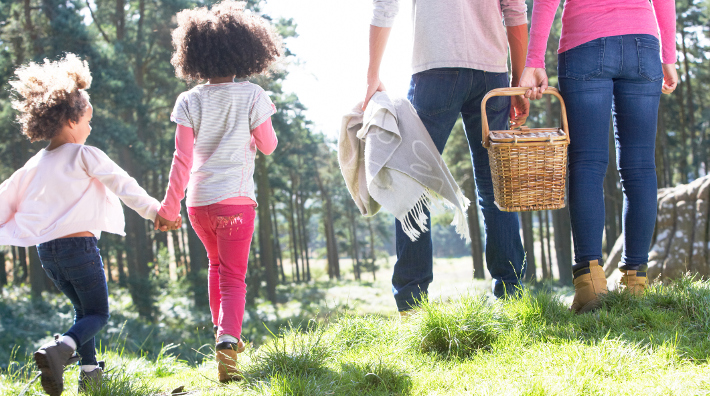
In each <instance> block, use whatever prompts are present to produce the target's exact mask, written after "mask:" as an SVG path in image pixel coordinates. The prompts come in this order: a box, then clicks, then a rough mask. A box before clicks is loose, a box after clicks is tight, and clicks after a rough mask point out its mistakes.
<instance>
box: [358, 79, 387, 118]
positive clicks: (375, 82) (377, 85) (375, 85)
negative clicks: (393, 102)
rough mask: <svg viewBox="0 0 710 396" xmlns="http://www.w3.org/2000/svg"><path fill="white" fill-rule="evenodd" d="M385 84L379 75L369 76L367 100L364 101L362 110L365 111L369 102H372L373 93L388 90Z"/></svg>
mask: <svg viewBox="0 0 710 396" xmlns="http://www.w3.org/2000/svg"><path fill="white" fill-rule="evenodd" d="M386 90H387V89H386V88H385V84H382V81H380V78H379V77H368V78H367V91H366V93H365V101H363V102H362V111H365V109H366V108H367V104H368V103H370V99H372V95H374V94H375V92H381V91H386Z"/></svg>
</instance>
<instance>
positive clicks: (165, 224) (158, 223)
mask: <svg viewBox="0 0 710 396" xmlns="http://www.w3.org/2000/svg"><path fill="white" fill-rule="evenodd" d="M180 227H182V217H178V218H177V220H175V221H170V220H168V219H166V218H164V217H162V216H161V215H156V216H155V224H154V225H153V229H154V230H156V231H157V230H160V231H168V230H177V229H178V228H180Z"/></svg>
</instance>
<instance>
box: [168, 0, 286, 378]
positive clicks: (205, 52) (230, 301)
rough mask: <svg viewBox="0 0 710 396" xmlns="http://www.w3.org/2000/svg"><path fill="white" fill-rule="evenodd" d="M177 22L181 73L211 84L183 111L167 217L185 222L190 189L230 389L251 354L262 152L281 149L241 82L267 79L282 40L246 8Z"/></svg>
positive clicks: (230, 6) (183, 101)
mask: <svg viewBox="0 0 710 396" xmlns="http://www.w3.org/2000/svg"><path fill="white" fill-rule="evenodd" d="M177 22H178V27H177V29H175V31H174V32H173V45H174V46H175V53H174V54H173V57H172V64H173V65H174V66H175V74H176V75H177V76H178V77H179V78H181V79H184V80H187V81H195V80H197V81H204V80H207V83H205V84H200V85H197V86H196V87H194V88H192V89H191V90H189V91H187V92H183V93H182V94H181V95H180V96H179V97H178V99H177V102H176V103H175V108H174V110H173V112H172V115H171V120H172V121H174V122H175V123H177V130H176V132H175V155H174V158H173V163H172V169H171V170H170V182H169V185H168V189H167V192H166V195H165V199H164V200H163V203H162V206H161V208H160V211H159V212H158V213H160V215H161V216H162V217H164V218H168V219H174V218H176V217H177V216H179V214H180V201H181V200H182V198H183V197H184V196H185V188H186V187H187V206H188V209H187V212H188V215H189V218H190V223H191V224H192V227H193V228H194V229H195V232H196V233H197V235H198V236H199V238H200V240H201V241H202V243H203V244H204V245H205V248H206V250H207V256H208V259H209V263H210V266H209V301H210V311H211V313H212V322H213V324H214V327H215V338H216V347H215V349H216V359H217V363H218V375H219V380H220V381H221V382H228V381H232V380H239V379H241V374H240V372H239V370H238V369H237V367H236V358H237V353H240V352H242V351H243V350H244V343H243V342H242V341H241V339H240V338H241V331H242V319H243V317H244V305H245V296H246V284H245V283H244V279H245V276H246V270H247V261H248V259H249V247H250V244H251V239H252V234H253V232H254V217H255V215H256V213H255V209H254V208H255V207H256V196H255V194H254V180H253V175H254V158H255V156H256V149H257V148H258V149H259V150H260V151H261V152H262V153H264V154H266V155H269V154H271V153H272V152H273V151H274V149H275V148H276V144H277V139H276V134H275V133H274V129H273V128H272V125H271V115H272V114H274V113H275V112H276V109H275V107H274V105H273V104H272V102H271V100H270V99H269V96H268V95H267V94H266V92H264V90H263V89H262V88H261V87H259V86H258V85H255V84H252V83H250V82H248V81H242V82H235V81H234V79H235V78H237V79H244V78H247V77H249V76H251V75H254V74H257V73H262V72H264V71H266V70H267V69H268V67H269V66H270V65H271V64H272V63H273V62H274V61H276V60H277V59H278V58H279V57H280V56H281V40H280V37H279V35H278V34H277V33H276V32H275V30H274V29H273V27H271V26H270V25H269V23H268V22H267V21H266V20H264V19H263V18H260V17H258V16H256V15H253V14H251V13H250V12H249V11H247V10H245V9H244V3H241V2H232V1H225V2H222V3H220V4H217V5H215V6H213V7H212V8H211V9H207V8H196V9H192V10H184V11H181V12H180V13H178V14H177ZM159 225H160V224H156V227H158V226H159Z"/></svg>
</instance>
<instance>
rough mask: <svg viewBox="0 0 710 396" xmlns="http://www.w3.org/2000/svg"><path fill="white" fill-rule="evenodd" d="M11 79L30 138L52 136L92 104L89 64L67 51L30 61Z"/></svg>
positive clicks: (24, 125) (23, 125) (47, 137)
mask: <svg viewBox="0 0 710 396" xmlns="http://www.w3.org/2000/svg"><path fill="white" fill-rule="evenodd" d="M15 76H16V77H17V79H16V80H13V81H10V85H11V86H12V88H13V90H14V91H15V94H16V97H15V98H14V100H13V101H12V105H13V107H14V108H15V109H16V110H18V111H19V112H20V114H19V116H18V121H19V122H20V124H21V125H22V130H23V133H25V134H26V135H27V136H28V137H29V138H30V140H32V141H35V140H42V139H49V138H51V137H52V136H53V135H54V134H56V131H57V129H58V128H59V127H61V125H62V124H63V123H65V122H67V121H68V120H73V121H77V120H78V117H79V116H80V115H81V114H82V113H83V111H84V110H85V108H86V107H87V106H88V96H87V94H86V93H85V92H83V90H85V89H87V88H89V87H90V86H91V71H90V70H89V64H88V63H87V62H86V61H82V60H81V59H79V57H78V56H76V55H74V54H72V53H67V54H65V55H64V58H63V59H60V60H58V61H50V60H49V59H45V60H44V62H43V63H35V62H30V63H29V64H27V65H25V66H21V67H19V68H18V69H17V70H15Z"/></svg>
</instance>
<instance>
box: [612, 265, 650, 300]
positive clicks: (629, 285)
mask: <svg viewBox="0 0 710 396" xmlns="http://www.w3.org/2000/svg"><path fill="white" fill-rule="evenodd" d="M647 269H648V265H647V264H643V265H641V266H640V267H639V268H638V269H637V270H626V269H619V271H621V273H623V274H624V275H622V276H621V284H622V285H623V286H624V290H628V291H629V293H631V294H633V295H635V296H640V295H643V292H644V291H645V290H646V285H647V284H648V280H647V279H646V270H647Z"/></svg>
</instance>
